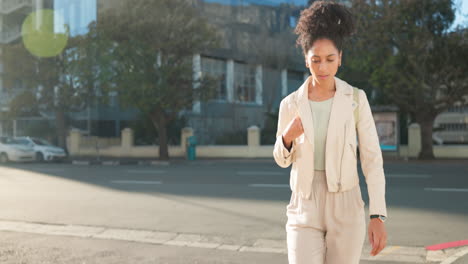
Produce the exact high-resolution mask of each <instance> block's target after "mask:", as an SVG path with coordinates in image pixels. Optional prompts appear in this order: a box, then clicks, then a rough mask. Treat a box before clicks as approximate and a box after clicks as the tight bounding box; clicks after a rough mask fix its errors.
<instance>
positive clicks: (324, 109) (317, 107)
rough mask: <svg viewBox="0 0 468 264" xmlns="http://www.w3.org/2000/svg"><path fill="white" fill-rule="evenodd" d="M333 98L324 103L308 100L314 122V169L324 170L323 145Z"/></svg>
mask: <svg viewBox="0 0 468 264" xmlns="http://www.w3.org/2000/svg"><path fill="white" fill-rule="evenodd" d="M332 102H333V97H332V98H330V99H327V100H324V101H320V102H317V101H312V100H310V99H309V105H310V109H311V111H312V118H313V122H314V167H315V168H314V169H315V170H323V171H324V170H325V143H326V139H327V130H328V120H329V119H330V112H331V106H332Z"/></svg>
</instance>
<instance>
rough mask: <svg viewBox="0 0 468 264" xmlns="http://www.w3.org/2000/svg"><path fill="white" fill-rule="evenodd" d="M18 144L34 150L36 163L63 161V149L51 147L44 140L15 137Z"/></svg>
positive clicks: (64, 154)
mask: <svg viewBox="0 0 468 264" xmlns="http://www.w3.org/2000/svg"><path fill="white" fill-rule="evenodd" d="M15 140H16V141H17V142H19V144H22V145H24V146H30V147H32V148H33V149H34V152H35V155H36V160H37V161H55V160H63V159H65V158H66V157H67V153H66V152H65V150H64V149H63V148H60V147H57V146H54V145H52V144H51V143H50V142H48V141H47V140H45V139H41V138H35V137H17V138H15Z"/></svg>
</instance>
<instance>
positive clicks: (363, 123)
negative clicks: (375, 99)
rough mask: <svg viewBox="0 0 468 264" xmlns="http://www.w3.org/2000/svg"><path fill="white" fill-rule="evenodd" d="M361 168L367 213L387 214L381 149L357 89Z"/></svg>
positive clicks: (366, 103)
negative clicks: (364, 185) (367, 199)
mask: <svg viewBox="0 0 468 264" xmlns="http://www.w3.org/2000/svg"><path fill="white" fill-rule="evenodd" d="M357 130H358V141H359V153H360V160H361V168H362V171H363V173H364V176H365V178H366V184H367V192H368V194H369V215H373V214H378V215H385V216H387V217H388V215H387V208H386V202H385V174H384V169H383V158H382V150H381V149H380V143H379V136H378V134H377V129H376V127H375V121H374V118H373V116H372V112H371V108H370V105H369V101H368V100H367V95H366V93H365V92H364V90H361V89H359V121H358V123H357Z"/></svg>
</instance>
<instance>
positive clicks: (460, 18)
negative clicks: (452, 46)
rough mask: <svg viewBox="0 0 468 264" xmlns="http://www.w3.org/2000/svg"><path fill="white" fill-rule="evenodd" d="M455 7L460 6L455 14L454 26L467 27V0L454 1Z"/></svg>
mask: <svg viewBox="0 0 468 264" xmlns="http://www.w3.org/2000/svg"><path fill="white" fill-rule="evenodd" d="M455 5H456V6H458V5H460V8H459V9H457V11H456V12H455V15H456V16H455V23H453V24H454V26H452V28H454V27H455V25H462V24H465V25H466V26H467V27H468V0H455Z"/></svg>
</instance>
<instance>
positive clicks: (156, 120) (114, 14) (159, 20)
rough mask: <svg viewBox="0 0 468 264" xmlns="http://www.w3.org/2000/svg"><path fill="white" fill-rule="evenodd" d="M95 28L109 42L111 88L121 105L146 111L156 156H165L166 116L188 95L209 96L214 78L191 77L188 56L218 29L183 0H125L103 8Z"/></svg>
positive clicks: (187, 101) (212, 42)
mask: <svg viewBox="0 0 468 264" xmlns="http://www.w3.org/2000/svg"><path fill="white" fill-rule="evenodd" d="M97 28H98V32H99V34H100V35H101V36H105V37H106V38H108V39H110V40H111V41H112V42H113V45H112V47H111V50H112V54H113V58H114V59H115V63H114V64H113V71H114V73H115V75H114V78H113V83H114V84H115V87H114V88H113V89H115V90H116V91H117V92H118V94H119V99H120V102H121V105H122V106H124V107H134V108H137V109H138V110H140V111H141V112H142V113H143V114H144V115H148V116H149V117H150V119H151V121H152V123H153V125H154V126H155V128H156V129H157V131H158V136H159V143H160V144H159V157H160V159H161V160H167V159H169V154H168V147H167V145H168V144H167V139H168V135H167V126H168V124H169V122H170V121H171V120H174V119H175V118H177V116H178V113H179V112H180V111H181V110H184V109H187V108H190V107H191V105H192V102H193V100H200V101H203V100H206V99H208V98H210V97H212V96H213V93H214V91H215V85H214V81H215V79H214V78H210V77H209V76H201V77H200V78H194V74H193V69H192V59H193V54H197V53H198V54H200V53H202V52H203V51H204V50H205V49H209V48H213V47H218V46H219V45H220V38H219V35H218V34H217V33H216V30H215V29H214V28H213V27H211V26H210V25H209V24H208V23H207V22H206V20H205V19H204V18H203V17H201V16H200V15H199V14H198V11H197V10H196V9H194V8H193V7H192V6H191V4H190V3H189V1H184V0H141V1H126V3H125V4H124V5H123V6H121V7H119V8H118V9H116V8H114V9H111V10H108V11H107V12H106V13H105V14H104V15H103V16H102V18H101V20H100V21H99V23H98V26H97ZM194 85H195V87H198V88H197V89H193V87H194Z"/></svg>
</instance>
